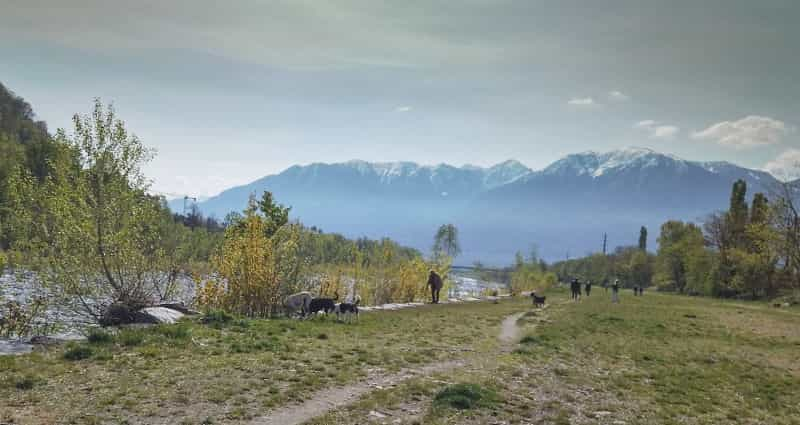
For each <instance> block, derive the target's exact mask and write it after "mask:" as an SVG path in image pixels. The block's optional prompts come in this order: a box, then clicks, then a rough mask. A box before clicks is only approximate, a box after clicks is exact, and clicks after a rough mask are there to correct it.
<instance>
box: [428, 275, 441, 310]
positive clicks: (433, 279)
mask: <svg viewBox="0 0 800 425" xmlns="http://www.w3.org/2000/svg"><path fill="white" fill-rule="evenodd" d="M427 286H430V287H431V304H439V291H440V290H441V289H442V286H444V285H443V282H442V278H441V276H439V274H438V273H436V272H435V271H434V270H431V273H430V274H429V275H428V285H427Z"/></svg>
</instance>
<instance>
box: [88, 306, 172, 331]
mask: <svg viewBox="0 0 800 425" xmlns="http://www.w3.org/2000/svg"><path fill="white" fill-rule="evenodd" d="M171 311H174V310H171ZM133 323H159V322H158V320H157V319H156V318H155V317H153V316H151V315H149V314H147V313H143V312H142V311H137V310H133V309H131V308H130V307H128V306H126V305H124V304H112V305H111V306H109V307H108V308H107V309H106V312H105V313H104V314H103V317H101V318H100V325H101V326H120V325H130V324H133Z"/></svg>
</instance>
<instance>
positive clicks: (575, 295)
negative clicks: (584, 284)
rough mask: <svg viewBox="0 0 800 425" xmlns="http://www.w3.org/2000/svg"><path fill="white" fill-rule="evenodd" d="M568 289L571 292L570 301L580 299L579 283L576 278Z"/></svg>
mask: <svg viewBox="0 0 800 425" xmlns="http://www.w3.org/2000/svg"><path fill="white" fill-rule="evenodd" d="M570 289H571V290H572V299H573V300H575V301H578V300H579V299H580V298H581V281H580V280H579V279H578V278H575V279H572V283H571V284H570Z"/></svg>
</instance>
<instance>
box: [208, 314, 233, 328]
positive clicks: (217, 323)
mask: <svg viewBox="0 0 800 425" xmlns="http://www.w3.org/2000/svg"><path fill="white" fill-rule="evenodd" d="M200 321H201V322H202V323H203V324H206V325H209V326H212V327H217V328H219V327H222V326H224V325H227V324H228V323H230V322H232V321H233V316H231V315H230V314H228V313H227V312H225V310H219V309H214V310H210V311H209V312H208V313H206V314H205V315H204V316H203V318H202V319H200Z"/></svg>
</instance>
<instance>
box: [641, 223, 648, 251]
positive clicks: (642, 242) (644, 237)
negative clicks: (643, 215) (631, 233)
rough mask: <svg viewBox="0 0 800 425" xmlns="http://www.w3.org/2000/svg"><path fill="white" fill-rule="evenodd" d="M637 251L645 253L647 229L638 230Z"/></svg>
mask: <svg viewBox="0 0 800 425" xmlns="http://www.w3.org/2000/svg"><path fill="white" fill-rule="evenodd" d="M639 249H641V250H642V251H647V227H644V226H642V228H641V229H639Z"/></svg>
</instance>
